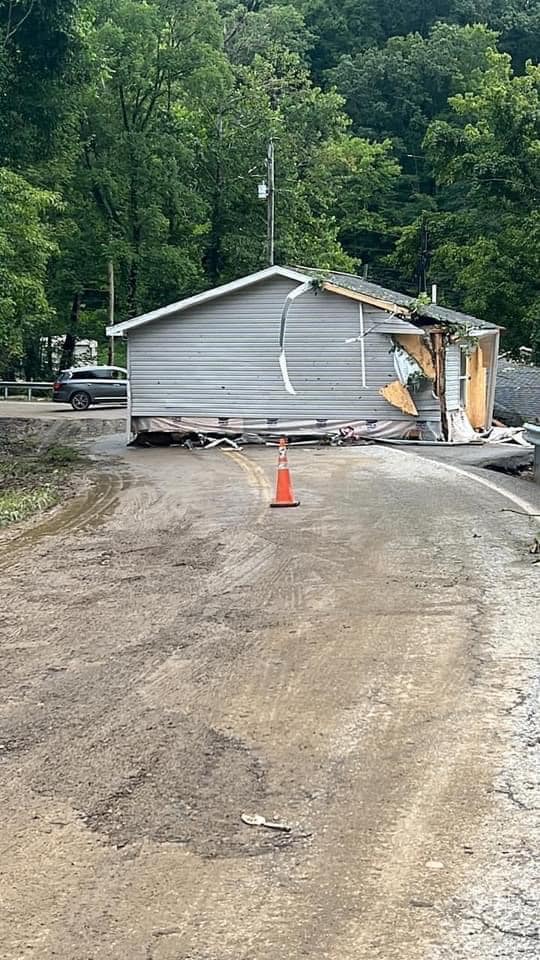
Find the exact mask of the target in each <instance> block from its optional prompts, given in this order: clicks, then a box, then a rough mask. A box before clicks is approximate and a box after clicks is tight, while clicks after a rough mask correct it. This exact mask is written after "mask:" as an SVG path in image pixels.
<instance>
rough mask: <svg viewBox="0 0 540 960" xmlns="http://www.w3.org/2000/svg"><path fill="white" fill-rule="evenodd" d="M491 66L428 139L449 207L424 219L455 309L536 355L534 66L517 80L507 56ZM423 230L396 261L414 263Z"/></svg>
mask: <svg viewBox="0 0 540 960" xmlns="http://www.w3.org/2000/svg"><path fill="white" fill-rule="evenodd" d="M488 60H489V69H488V70H487V71H486V72H485V73H483V74H480V75H478V76H477V77H476V83H475V85H474V87H473V88H472V89H471V90H469V91H468V92H466V93H464V94H459V95H457V96H455V97H453V98H452V99H451V101H450V105H451V108H452V111H453V115H452V118H451V119H448V120H444V121H443V120H437V121H434V122H433V124H432V125H431V126H430V128H429V130H428V133H427V136H426V143H425V146H426V150H427V154H428V156H429V158H430V160H431V163H432V165H433V170H434V174H435V176H436V178H437V182H438V184H439V185H440V188H441V190H443V191H444V195H445V204H444V205H445V207H446V209H445V210H443V211H442V212H441V213H439V214H437V215H434V216H432V217H430V220H429V229H430V233H431V252H432V265H431V270H432V275H433V277H434V278H436V279H442V281H443V283H444V284H445V285H446V286H447V289H448V290H449V291H450V292H451V295H452V296H453V298H454V300H455V302H456V303H457V304H458V305H461V306H463V307H465V308H466V309H468V310H470V311H471V312H472V313H476V314H478V315H479V316H482V317H485V318H486V319H490V320H492V321H494V322H497V323H500V324H501V325H502V326H504V327H506V329H507V332H506V343H507V345H508V347H509V348H510V349H514V350H516V349H517V348H518V347H519V346H520V345H522V344H523V343H532V344H533V346H534V347H535V350H536V355H537V357H539V356H540V288H539V284H538V249H539V247H538V245H539V242H540V213H539V200H540V67H539V66H534V65H532V64H528V66H527V68H526V72H525V74H524V75H523V76H514V75H513V72H512V68H511V62H510V57H509V56H507V55H504V54H495V53H492V54H490V55H489V57H488ZM456 206H458V210H456ZM419 229H420V225H419V224H418V223H417V224H415V225H412V226H411V227H410V228H409V229H408V230H406V231H405V232H404V234H403V237H402V239H401V241H400V244H399V245H398V256H400V257H402V258H404V259H406V258H407V256H408V257H409V258H410V257H411V255H413V254H412V251H413V250H414V247H415V246H416V245H417V243H418V232H419Z"/></svg>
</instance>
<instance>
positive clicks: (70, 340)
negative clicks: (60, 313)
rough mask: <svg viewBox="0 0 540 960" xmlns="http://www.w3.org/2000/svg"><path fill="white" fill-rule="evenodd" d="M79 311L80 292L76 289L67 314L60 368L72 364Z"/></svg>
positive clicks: (65, 367) (62, 368) (63, 368)
mask: <svg viewBox="0 0 540 960" xmlns="http://www.w3.org/2000/svg"><path fill="white" fill-rule="evenodd" d="M80 312H81V293H80V291H77V293H76V294H75V296H74V297H73V302H72V304H71V313H70V315H69V325H68V330H67V333H66V338H65V340H64V345H63V347H62V356H61V358H60V370H65V369H67V368H68V367H72V366H73V356H74V354H75V344H76V343H77V327H78V324H79V315H80Z"/></svg>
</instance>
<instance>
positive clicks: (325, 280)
mask: <svg viewBox="0 0 540 960" xmlns="http://www.w3.org/2000/svg"><path fill="white" fill-rule="evenodd" d="M272 277H284V278H286V279H289V280H295V281H296V282H297V283H299V284H302V283H306V282H307V281H309V280H317V281H319V282H320V283H321V285H323V286H324V287H325V288H326V289H328V290H329V292H331V293H334V294H341V295H342V296H347V295H348V294H353V295H354V299H357V300H359V301H365V302H366V303H370V304H372V305H374V306H376V307H379V308H380V309H382V310H387V311H389V312H395V313H396V314H397V315H400V316H402V317H408V318H410V317H412V316H413V314H414V320H415V321H416V320H418V319H421V318H424V319H426V320H432V321H435V322H437V323H458V324H464V323H465V324H467V325H469V326H472V327H474V328H476V329H485V330H493V331H495V330H497V329H499V328H498V327H497V325H496V324H493V323H487V322H486V321H483V320H479V319H478V318H477V317H472V316H469V315H468V314H465V313H459V312H458V311H456V310H450V309H448V308H447V307H441V306H439V305H438V304H434V303H429V304H422V305H421V306H418V304H417V301H416V300H415V299H414V297H410V296H408V295H407V294H405V293H398V292H397V291H395V290H389V289H387V288H386V287H381V286H379V284H377V283H370V282H368V281H367V280H364V279H363V278H362V277H357V276H354V275H353V274H348V273H339V272H335V271H331V270H316V269H314V268H313V267H281V266H273V267H267V268H266V269H265V270H259V271H258V272H256V273H250V274H248V276H246V277H240V279H238V280H233V281H231V282H230V283H225V284H222V285H221V286H219V287H213V288H212V289H210V290H204V291H203V292H202V293H197V294H195V296H192V297H186V298H185V299H184V300H179V301H178V302H177V303H171V304H169V305H168V306H166V307H160V308H158V309H157V310H152V311H150V312H149V313H143V314H142V315H141V316H139V317H133V318H132V319H130V320H124V321H123V323H117V324H115V325H114V326H111V327H107V333H108V334H109V335H111V336H115V337H117V336H121V335H122V334H124V333H127V332H128V331H129V330H133V329H134V328H135V327H140V326H143V324H146V323H150V322H151V321H153V320H163V319H165V318H166V317H170V316H172V315H174V314H177V313H181V312H182V311H184V310H189V309H190V308H191V307H196V306H198V305H199V304H202V303H207V302H208V301H210V300H215V299H217V298H218V297H223V296H226V295H227V294H230V293H235V292H236V291H238V290H242V289H243V288H244V287H249V286H252V285H253V284H255V283H259V282H261V281H263V280H269V279H271V278H272ZM397 322H398V323H399V321H397ZM408 326H410V329H411V330H413V329H415V328H413V327H412V326H411V325H410V324H409V325H408ZM400 329H401V327H400Z"/></svg>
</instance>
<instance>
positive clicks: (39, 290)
mask: <svg viewBox="0 0 540 960" xmlns="http://www.w3.org/2000/svg"><path fill="white" fill-rule="evenodd" d="M57 207H58V198H57V197H55V196H54V195H53V194H51V193H48V192H46V191H44V190H38V189H36V188H35V187H32V186H31V185H30V184H29V183H28V182H27V181H26V180H24V179H23V177H20V176H18V175H17V174H15V173H12V172H11V171H9V170H5V169H2V168H0V357H1V358H2V360H1V364H0V369H1V375H2V376H3V377H7V376H13V375H14V374H15V373H16V372H18V370H19V367H20V364H21V362H23V361H24V357H25V348H27V347H28V343H29V341H30V340H34V341H35V339H36V338H37V337H39V334H40V332H41V331H42V329H43V325H44V324H45V323H46V322H47V320H48V317H49V312H50V308H49V304H48V301H47V292H46V278H47V266H48V262H49V259H50V257H51V255H52V254H53V253H54V252H55V244H54V241H53V240H52V239H51V233H50V228H49V225H48V223H47V220H48V216H49V214H50V213H51V212H52V211H53V210H54V209H55V208H57Z"/></svg>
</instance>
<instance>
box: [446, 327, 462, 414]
mask: <svg viewBox="0 0 540 960" xmlns="http://www.w3.org/2000/svg"><path fill="white" fill-rule="evenodd" d="M460 373H461V348H460V347H459V345H458V344H457V343H451V344H450V345H449V346H448V347H447V348H446V407H447V409H448V410H459V407H460V402H459V400H460V396H459V395H460V383H459V375H460Z"/></svg>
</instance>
